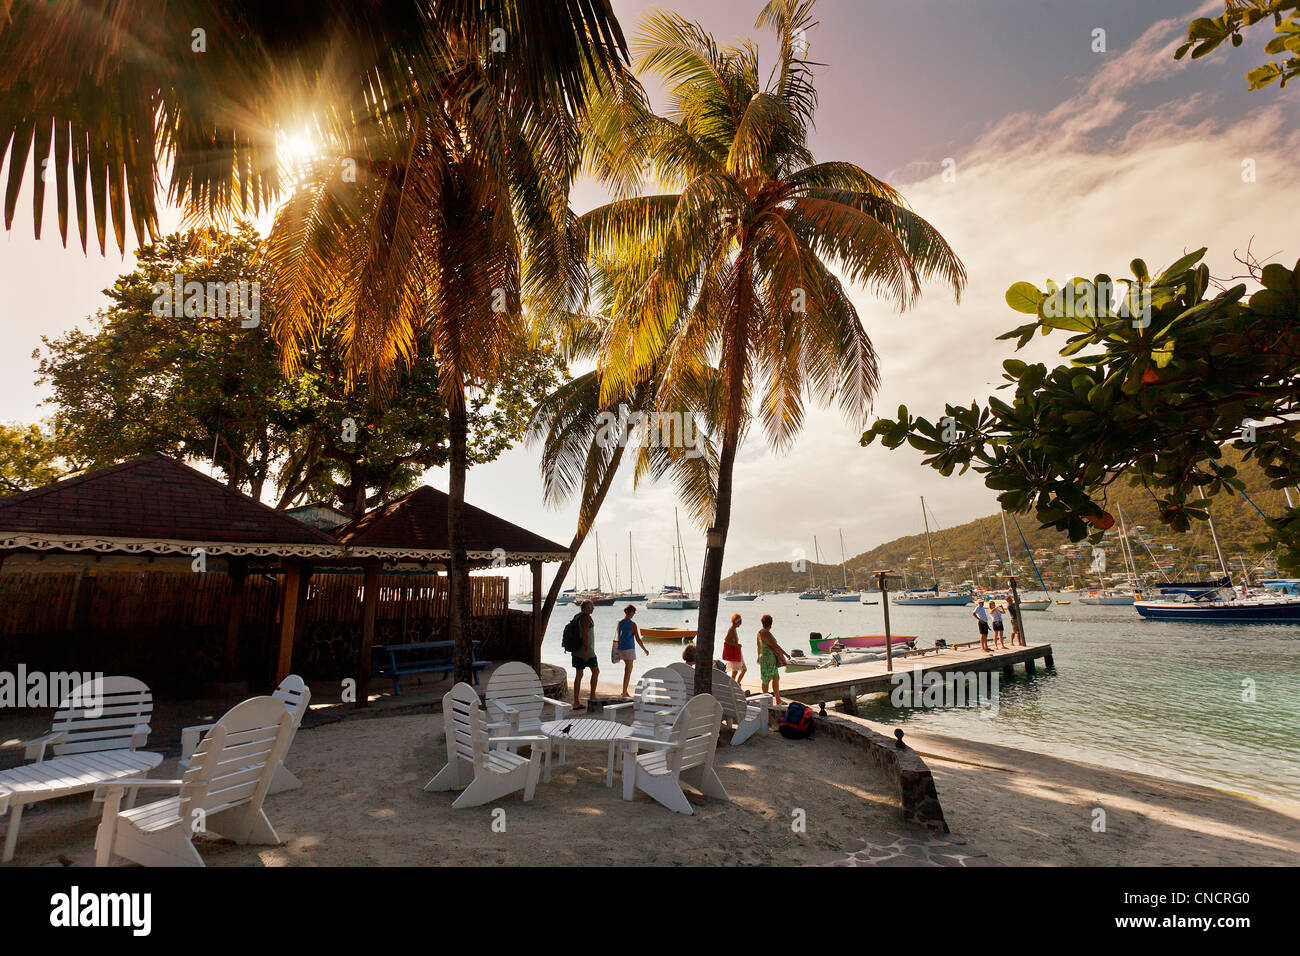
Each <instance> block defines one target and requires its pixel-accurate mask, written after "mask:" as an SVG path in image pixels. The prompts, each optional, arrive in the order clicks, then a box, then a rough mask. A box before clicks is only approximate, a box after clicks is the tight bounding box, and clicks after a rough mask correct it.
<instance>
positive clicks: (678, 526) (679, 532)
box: [673, 508, 682, 591]
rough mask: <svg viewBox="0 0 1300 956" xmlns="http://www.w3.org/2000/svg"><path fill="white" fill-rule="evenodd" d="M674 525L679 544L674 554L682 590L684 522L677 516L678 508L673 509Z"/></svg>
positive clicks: (678, 587) (678, 582)
mask: <svg viewBox="0 0 1300 956" xmlns="http://www.w3.org/2000/svg"><path fill="white" fill-rule="evenodd" d="M673 527H675V528H676V529H677V545H676V547H675V548H674V549H673V554H674V555H675V556H676V557H675V560H676V568H677V581H676V584H677V590H679V591H680V590H681V589H682V523H681V522H680V521H679V520H678V518H677V509H676V508H674V509H673Z"/></svg>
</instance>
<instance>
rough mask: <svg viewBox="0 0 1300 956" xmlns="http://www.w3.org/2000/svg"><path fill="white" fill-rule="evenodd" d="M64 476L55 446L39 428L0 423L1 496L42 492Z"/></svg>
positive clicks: (37, 426)
mask: <svg viewBox="0 0 1300 956" xmlns="http://www.w3.org/2000/svg"><path fill="white" fill-rule="evenodd" d="M63 474H64V471H63V469H62V468H61V467H59V456H58V453H57V451H56V450H55V447H54V442H53V441H52V440H51V438H50V436H49V435H47V434H46V433H45V431H44V430H43V429H42V428H41V427H40V426H39V425H19V424H16V423H15V424H10V425H6V424H5V423H4V422H0V495H4V494H12V493H14V492H18V491H28V490H30V489H32V488H39V487H40V486H41V485H47V484H49V483H50V482H51V481H57V480H58V479H59V478H61V477H63Z"/></svg>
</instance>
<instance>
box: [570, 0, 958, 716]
mask: <svg viewBox="0 0 1300 956" xmlns="http://www.w3.org/2000/svg"><path fill="white" fill-rule="evenodd" d="M814 3H815V0H770V2H769V3H768V4H767V5H766V6H765V7H764V8H763V11H762V13H761V14H760V16H759V18H758V24H759V25H763V26H769V27H771V28H773V29H774V30H775V32H776V34H777V37H778V39H779V41H780V57H779V62H778V63H777V67H776V69H774V70H773V72H772V75H771V77H770V78H769V80H768V81H767V83H766V84H765V85H762V86H760V81H759V63H758V54H757V49H756V47H755V46H754V45H753V44H752V43H744V44H742V45H739V46H719V45H718V44H717V43H716V42H715V41H714V40H713V38H712V37H711V36H709V35H708V34H707V33H706V32H705V31H704V29H703V28H702V27H701V26H699V25H698V24H692V23H688V22H687V21H686V20H684V19H682V18H681V17H679V16H677V15H676V14H672V13H665V12H654V13H652V14H650V15H648V16H647V17H646V19H645V21H644V23H643V28H642V30H641V33H640V34H639V36H638V38H637V39H636V41H635V42H634V54H635V59H634V66H635V67H636V68H637V69H638V70H643V71H646V72H649V73H652V74H657V75H658V76H659V77H660V79H661V80H662V81H663V83H664V86H665V87H666V89H667V95H668V110H667V115H666V116H658V115H655V114H654V113H653V112H652V111H651V110H650V108H649V106H648V105H647V103H646V101H645V99H644V96H639V97H638V96H637V95H635V93H634V92H629V89H628V87H626V86H622V87H618V88H616V89H613V90H610V91H607V93H606V94H605V95H604V96H602V97H601V98H600V99H599V100H598V101H597V102H596V103H594V104H593V106H592V123H591V126H592V128H593V129H594V130H596V131H597V132H598V133H599V134H600V135H601V136H602V137H603V141H602V142H601V143H600V144H599V145H598V146H590V147H588V150H587V156H588V160H589V164H590V165H592V166H593V167H594V168H596V169H597V170H598V171H599V172H601V173H602V175H603V176H604V177H605V179H606V180H607V181H609V182H610V183H612V184H613V185H614V186H615V188H616V190H620V191H622V192H625V193H626V192H628V191H629V190H628V189H627V187H628V185H629V184H631V183H635V182H638V181H639V179H640V178H641V177H643V176H645V175H646V174H647V173H649V174H652V175H653V177H654V178H655V179H657V181H658V182H659V183H661V184H663V185H664V186H665V187H666V188H667V190H668V191H667V192H665V193H663V194H659V195H640V194H636V195H620V196H619V197H618V198H616V199H615V200H614V201H613V202H611V203H609V204H607V205H605V206H602V207H600V208H597V209H595V210H593V211H591V212H590V213H588V214H587V215H586V216H584V217H582V222H583V226H584V227H585V229H586V234H587V238H588V242H589V248H590V251H591V252H592V254H594V255H597V256H610V255H621V256H625V257H626V256H631V257H637V258H640V259H641V260H643V261H644V262H645V263H646V267H645V270H644V274H645V279H644V281H642V282H640V284H639V286H638V287H637V288H636V289H635V291H634V292H632V293H631V294H629V295H627V296H626V297H625V298H624V299H623V300H622V301H621V302H620V303H619V308H618V309H617V310H616V311H615V312H614V314H613V315H612V316H611V322H610V327H609V330H608V333H607V335H606V337H605V341H604V344H603V348H602V352H601V363H600V364H601V367H602V370H603V377H602V382H601V386H602V399H603V398H604V397H605V396H606V395H608V394H618V393H620V392H622V391H624V390H625V389H626V388H627V387H628V386H629V384H630V383H632V382H634V381H637V380H639V379H641V378H643V377H645V376H646V375H647V374H652V373H653V374H656V375H657V386H656V387H657V392H658V395H659V398H660V401H662V402H664V403H665V404H667V405H669V406H675V405H680V404H683V403H684V401H686V400H688V398H689V396H688V393H687V391H686V383H687V381H688V380H689V378H690V377H691V375H692V374H693V373H694V371H695V370H696V369H698V368H699V367H701V366H702V365H707V364H709V362H710V359H714V358H716V362H717V364H718V366H719V369H720V372H721V378H722V386H723V389H724V397H723V403H722V404H723V411H722V415H721V438H720V451H719V463H718V475H717V490H716V496H714V497H713V499H712V500H709V501H699V500H697V501H696V502H695V505H696V507H695V508H694V509H693V510H694V516H695V518H696V519H697V520H699V521H700V522H701V524H702V525H704V526H705V527H707V529H708V546H707V548H706V551H705V556H704V571H703V578H702V581H701V585H700V610H699V624H698V634H697V646H698V653H699V657H700V659H701V660H704V661H709V660H712V659H713V643H714V626H715V619H716V616H717V609H718V598H719V594H718V592H719V587H720V583H721V578H722V560H723V554H724V550H725V547H726V541H727V533H728V530H729V526H730V519H731V499H732V469H733V467H734V464H735V460H736V450H737V448H738V447H739V445H740V442H741V440H742V439H743V437H744V435H745V432H746V429H747V427H748V425H749V424H750V422H751V421H752V420H753V418H754V417H755V416H756V417H757V419H758V421H759V422H760V423H761V425H762V427H763V429H764V431H765V432H766V434H767V437H768V440H769V442H770V443H771V444H772V445H773V446H774V447H776V448H782V447H787V446H788V445H789V444H790V443H791V442H792V441H793V439H794V436H795V435H796V433H797V432H798V430H799V427H800V425H801V424H802V421H803V416H804V402H805V397H810V398H813V399H815V400H819V401H821V402H834V403H837V404H838V405H839V406H840V408H841V409H842V410H843V411H844V412H845V413H846V414H847V415H849V416H850V417H851V418H853V419H855V420H859V421H860V420H862V419H864V418H865V417H866V415H867V414H868V412H869V411H870V408H871V402H872V399H873V397H874V395H875V391H876V387H877V382H878V375H877V367H876V356H875V352H874V350H873V348H872V345H871V342H870V340H869V339H868V337H867V334H866V332H865V331H864V330H863V328H862V325H861V322H860V321H859V318H858V313H857V310H856V308H855V307H854V305H853V302H852V301H851V299H850V298H849V295H848V292H847V291H846V289H845V288H844V285H843V284H842V283H841V280H840V277H839V275H837V271H838V273H839V274H842V275H843V276H844V277H846V278H847V279H848V280H849V281H850V282H851V283H853V284H857V285H864V286H866V287H867V288H869V289H870V290H872V291H874V292H875V293H877V294H879V295H882V296H884V297H886V298H888V299H890V300H892V301H893V302H895V303H896V304H897V305H898V306H899V308H906V307H907V306H909V305H910V304H911V303H913V302H914V301H915V300H916V298H917V297H918V296H919V294H920V289H921V284H922V282H923V281H924V280H926V279H931V278H934V279H938V280H941V281H943V282H945V283H946V284H949V285H951V287H952V289H953V292H954V295H955V296H958V297H959V296H960V293H961V290H962V288H963V286H964V284H965V279H966V274H965V269H964V267H963V266H962V264H961V262H960V260H958V258H957V257H956V255H955V254H954V253H953V251H952V250H951V249H950V248H949V246H948V244H947V242H945V241H944V239H943V237H942V236H940V235H939V233H938V232H937V231H936V230H935V229H934V228H933V227H932V226H931V225H930V224H929V223H928V222H926V221H925V220H924V219H922V218H921V217H920V216H918V215H916V214H915V213H913V212H912V211H911V210H910V209H908V208H907V206H906V205H905V203H904V200H903V198H902V196H901V195H900V194H899V193H898V192H897V191H896V190H895V189H894V188H893V187H891V186H889V185H888V184H886V183H884V182H882V181H881V180H879V179H877V178H875V177H874V176H871V175H870V174H869V173H867V172H866V171H864V170H862V169H861V168H859V167H858V166H856V165H854V164H852V163H848V162H823V163H818V162H815V161H814V159H813V156H812V154H811V152H810V150H809V149H808V146H807V132H808V129H809V127H810V126H811V125H812V118H813V112H814V109H815V107H816V103H817V95H816V90H815V88H814V86H813V82H812V80H813V73H812V64H811V63H810V61H808V60H807V59H806V40H805V39H804V38H805V37H806V35H807V32H808V30H810V29H812V28H813V27H814V26H816V23H815V22H814V21H813V19H812V10H813V7H814ZM593 158H594V159H595V162H592V159H593ZM656 369H658V371H655V370H656ZM755 404H756V409H755V408H754V406H755ZM710 686H711V681H710V669H709V668H707V667H701V668H697V670H696V688H695V689H696V692H697V693H703V692H707V691H708V690H709V689H710Z"/></svg>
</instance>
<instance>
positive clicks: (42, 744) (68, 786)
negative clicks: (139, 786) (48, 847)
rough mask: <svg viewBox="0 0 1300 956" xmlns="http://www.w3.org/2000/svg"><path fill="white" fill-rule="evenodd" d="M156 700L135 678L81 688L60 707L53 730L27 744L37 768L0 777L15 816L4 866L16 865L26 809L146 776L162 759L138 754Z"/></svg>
mask: <svg viewBox="0 0 1300 956" xmlns="http://www.w3.org/2000/svg"><path fill="white" fill-rule="evenodd" d="M152 713H153V694H152V693H150V691H149V688H148V686H146V685H145V684H144V683H143V682H142V681H138V680H136V679H135V678H134V677H104V678H100V679H98V680H93V681H90V682H88V683H85V684H80V685H78V686H77V687H75V688H73V689H72V691H71V692H70V693H69V694H68V696H67V697H65V698H64V699H63V700H62V701H60V703H59V709H58V710H57V711H56V712H55V714H54V722H53V725H52V726H51V730H50V732H49V733H48V734H46V735H45V736H43V737H38V738H37V739H36V740H32V741H30V742H28V744H27V748H26V755H27V758H28V759H29V760H33V761H35V763H30V764H26V765H24V766H21V767H14V768H12V769H10V770H5V771H4V772H0V814H3V813H4V812H5V810H6V808H7V809H8V810H9V812H10V817H9V830H8V833H7V834H6V835H5V843H4V852H3V854H2V855H0V861H3V862H8V861H9V860H12V859H13V856H14V850H15V849H16V848H17V846H18V831H19V828H20V827H21V826H22V818H23V807H24V806H25V805H27V804H29V803H38V802H40V801H42V800H52V799H54V798H55V797H66V796H70V795H72V794H77V793H87V792H90V793H92V794H96V795H95V796H93V797H92V799H91V804H90V809H91V815H92V816H93V815H94V813H95V800H96V799H99V797H98V789H99V788H100V787H102V786H103V785H104V784H105V783H108V782H110V781H112V780H118V779H121V778H123V777H134V776H140V775H143V774H147V773H148V772H149V771H150V770H152V769H153V768H154V767H156V766H158V764H160V763H162V759H163V757H162V754H156V753H150V752H148V751H144V750H139V749H137V748H139V747H143V746H144V745H145V744H146V743H147V742H148V739H149V718H150V715H151V714H152Z"/></svg>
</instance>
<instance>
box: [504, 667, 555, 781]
mask: <svg viewBox="0 0 1300 956" xmlns="http://www.w3.org/2000/svg"><path fill="white" fill-rule="evenodd" d="M484 697H485V698H486V701H487V712H488V717H489V718H490V719H491V720H492V721H493V722H494V723H505V724H506V725H507V726H508V727H509V734H510V736H512V737H518V736H519V735H520V734H528V735H541V734H542V720H543V718H544V716H545V712H546V707H547V705H550V707H551V708H553V713H554V716H553V717H552V718H551V719H552V720H563V719H564V716H565V713H566V712H567V711H568V709H569V705H568V704H567V703H565V702H564V701H562V700H555V699H554V698H551V697H546V696H544V695H543V694H542V679H541V678H540V677H538V676H537V672H536V671H535V670H533V669H532V668H531V667H529V666H528V665H527V664H521V663H519V662H518V661H510V662H508V663H505V664H502V665H501V666H500V667H498V668H497V669H496V670H495V671H494V672H493V674H492V676H491V677H490V678H489V679H488V683H487V690H486V692H485V693H484ZM543 739H544V740H545V741H546V743H544V744H539V745H538V746H540V747H541V748H542V754H543V756H544V757H545V758H546V763H545V770H544V771H543V775H542V776H543V779H544V780H546V781H547V782H549V781H550V779H551V738H550V737H545V736H543ZM503 746H504V747H505V749H507V750H510V751H515V750H517V749H518V747H519V745H518V744H505V745H503Z"/></svg>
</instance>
